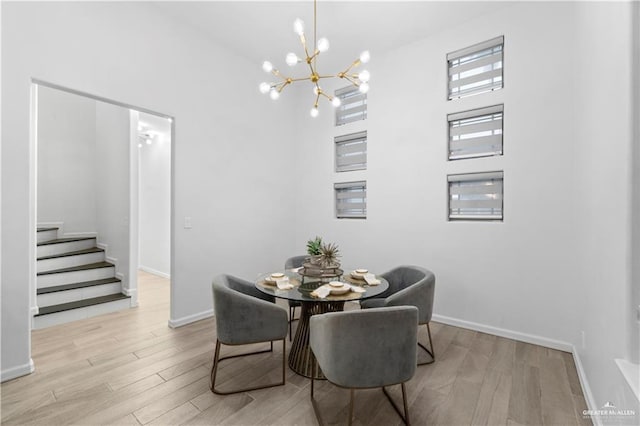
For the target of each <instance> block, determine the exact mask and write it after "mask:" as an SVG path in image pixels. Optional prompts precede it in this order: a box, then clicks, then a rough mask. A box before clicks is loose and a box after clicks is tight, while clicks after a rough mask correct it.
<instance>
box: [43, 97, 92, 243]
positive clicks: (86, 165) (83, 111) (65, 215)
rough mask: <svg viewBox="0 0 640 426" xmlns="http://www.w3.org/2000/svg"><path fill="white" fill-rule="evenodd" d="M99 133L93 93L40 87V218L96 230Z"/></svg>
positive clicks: (70, 227) (73, 230)
mask: <svg viewBox="0 0 640 426" xmlns="http://www.w3.org/2000/svg"><path fill="white" fill-rule="evenodd" d="M95 138H96V102H95V101H94V100H93V99H88V98H83V97H80V96H76V95H72V94H70V93H66V92H62V91H60V90H55V89H50V88H48V87H44V86H42V87H39V88H38V223H46V222H63V223H64V232H65V233H78V232H95V231H96V191H95V187H96V179H95V176H94V173H93V171H94V169H95V155H96V144H95ZM61 231H62V230H61Z"/></svg>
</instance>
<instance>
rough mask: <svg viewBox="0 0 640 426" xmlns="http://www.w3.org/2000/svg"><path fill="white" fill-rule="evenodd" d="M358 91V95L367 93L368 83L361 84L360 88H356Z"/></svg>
mask: <svg viewBox="0 0 640 426" xmlns="http://www.w3.org/2000/svg"><path fill="white" fill-rule="evenodd" d="M358 90H360V93H367V92H368V91H369V84H368V83H362V84H361V85H360V87H359V88H358Z"/></svg>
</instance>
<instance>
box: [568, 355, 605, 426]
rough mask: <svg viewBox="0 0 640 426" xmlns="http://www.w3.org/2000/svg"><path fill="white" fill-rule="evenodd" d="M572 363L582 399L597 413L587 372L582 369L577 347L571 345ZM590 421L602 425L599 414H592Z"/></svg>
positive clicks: (597, 425) (598, 425)
mask: <svg viewBox="0 0 640 426" xmlns="http://www.w3.org/2000/svg"><path fill="white" fill-rule="evenodd" d="M572 352H573V363H574V364H575V365H576V370H577V372H578V379H579V380H580V386H581V387H582V395H584V401H585V402H586V403H587V408H588V409H589V410H591V411H593V412H596V413H597V410H598V409H600V407H598V406H597V405H596V400H595V398H594V397H593V392H591V386H589V380H587V373H586V372H585V371H584V367H583V366H582V360H581V359H580V354H578V349H577V348H576V347H575V346H573V351H572ZM591 421H592V422H593V424H594V425H596V426H601V425H602V418H601V417H600V415H598V414H596V415H592V416H591Z"/></svg>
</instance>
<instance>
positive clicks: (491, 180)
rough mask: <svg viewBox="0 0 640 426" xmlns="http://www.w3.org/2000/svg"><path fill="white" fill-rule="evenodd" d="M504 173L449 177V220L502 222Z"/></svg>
mask: <svg viewBox="0 0 640 426" xmlns="http://www.w3.org/2000/svg"><path fill="white" fill-rule="evenodd" d="M503 176H504V173H503V172H488V173H470V174H464V175H449V176H447V180H448V181H449V220H457V219H480V220H502V204H503V203H502V201H503V197H502V195H503Z"/></svg>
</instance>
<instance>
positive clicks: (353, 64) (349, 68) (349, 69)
mask: <svg viewBox="0 0 640 426" xmlns="http://www.w3.org/2000/svg"><path fill="white" fill-rule="evenodd" d="M358 65H360V59H359V58H358V59H356V60H355V61H353V63H352V64H351V65H349V66H348V67H347V69H346V70H344V71H342V73H343V74H346V73H348V72H349V71H351V68H353V67H357V66H358Z"/></svg>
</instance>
